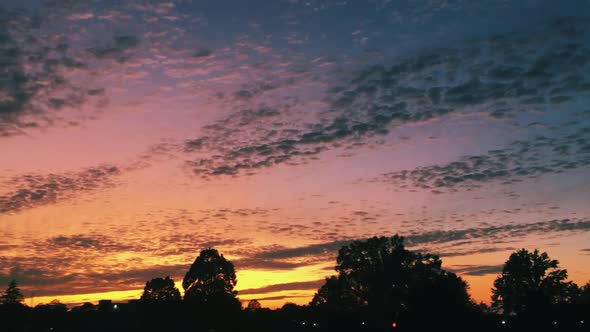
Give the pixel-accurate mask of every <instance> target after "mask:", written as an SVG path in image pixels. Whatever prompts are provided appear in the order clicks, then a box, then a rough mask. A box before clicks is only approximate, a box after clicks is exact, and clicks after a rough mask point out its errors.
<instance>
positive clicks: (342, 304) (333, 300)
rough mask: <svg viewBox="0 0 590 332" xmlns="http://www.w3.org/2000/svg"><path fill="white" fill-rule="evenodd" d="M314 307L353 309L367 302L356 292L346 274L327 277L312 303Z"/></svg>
mask: <svg viewBox="0 0 590 332" xmlns="http://www.w3.org/2000/svg"><path fill="white" fill-rule="evenodd" d="M310 304H311V305H312V306H314V307H324V308H326V309H328V310H330V311H353V310H357V309H359V308H360V307H361V306H363V305H365V304H366V301H364V300H363V299H361V298H360V297H359V296H358V294H357V293H356V292H354V290H353V288H352V285H351V284H350V283H349V282H348V278H347V276H346V275H345V274H340V275H339V276H331V277H329V278H326V283H325V284H324V285H323V286H322V287H320V289H319V290H318V291H317V293H316V294H315V295H314V296H313V299H312V300H311V303H310Z"/></svg>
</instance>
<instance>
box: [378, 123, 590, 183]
mask: <svg viewBox="0 0 590 332" xmlns="http://www.w3.org/2000/svg"><path fill="white" fill-rule="evenodd" d="M589 133H590V130H589V128H587V127H582V128H579V129H578V130H576V131H575V132H573V133H570V134H564V133H563V132H559V134H560V135H555V136H537V137H535V138H534V139H531V140H520V141H514V142H511V143H510V144H509V145H508V146H507V147H506V148H504V149H495V150H491V151H488V153H486V154H481V155H468V156H463V157H461V158H460V159H459V160H457V161H453V162H450V163H447V164H442V165H432V166H424V167H417V168H415V169H412V170H403V171H396V172H391V173H386V174H384V175H383V177H382V178H381V179H382V180H383V181H385V182H387V183H391V184H394V185H396V186H397V187H398V188H407V187H408V186H413V187H418V188H424V189H431V190H436V191H437V192H442V191H443V190H456V189H457V188H465V189H474V188H479V187H480V186H482V185H485V184H486V183H489V182H494V181H498V182H501V183H503V184H512V183H515V182H518V181H521V180H523V179H534V178H537V177H540V176H542V175H544V174H548V173H561V172H564V171H567V170H570V169H574V168H582V167H588V166H590V134H589Z"/></svg>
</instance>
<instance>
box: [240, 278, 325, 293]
mask: <svg viewBox="0 0 590 332" xmlns="http://www.w3.org/2000/svg"><path fill="white" fill-rule="evenodd" d="M324 282H325V280H324V279H321V280H312V281H298V282H288V283H283V284H273V285H268V286H264V287H260V288H248V289H242V290H240V291H239V292H238V294H239V295H250V294H263V293H271V292H279V291H287V290H307V289H318V288H319V287H320V286H321V285H322V284H323V283H324Z"/></svg>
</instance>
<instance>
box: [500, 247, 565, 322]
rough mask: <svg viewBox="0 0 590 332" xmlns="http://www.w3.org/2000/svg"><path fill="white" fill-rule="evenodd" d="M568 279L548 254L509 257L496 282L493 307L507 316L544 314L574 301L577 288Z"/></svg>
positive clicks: (537, 252)
mask: <svg viewBox="0 0 590 332" xmlns="http://www.w3.org/2000/svg"><path fill="white" fill-rule="evenodd" d="M566 279H567V270H565V269H563V270H562V269H559V262H558V261H557V260H554V259H550V258H549V255H547V253H546V252H543V253H541V252H539V250H537V249H535V250H534V251H533V252H529V251H527V250H526V249H521V250H519V251H517V252H514V253H512V254H511V255H510V257H509V258H508V260H507V261H506V263H505V264H504V267H503V269H502V274H501V275H500V276H498V278H496V280H495V281H494V287H493V288H492V307H493V308H496V309H501V310H502V312H503V313H505V314H516V315H523V314H527V313H531V314H532V313H534V314H541V313H542V311H545V310H548V309H549V308H550V307H551V306H552V305H555V304H561V303H565V302H568V301H570V300H571V299H570V297H571V296H572V294H573V293H576V292H574V291H573V289H574V288H575V285H574V284H573V283H572V282H571V281H570V282H566V281H565V280H566Z"/></svg>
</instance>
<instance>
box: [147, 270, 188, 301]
mask: <svg viewBox="0 0 590 332" xmlns="http://www.w3.org/2000/svg"><path fill="white" fill-rule="evenodd" d="M140 300H142V301H147V302H153V301H158V302H170V301H180V291H179V290H178V288H176V286H174V280H172V279H170V277H169V276H166V278H164V279H162V278H154V279H152V280H150V281H148V282H146V283H145V287H144V289H143V294H141V298H140Z"/></svg>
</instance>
